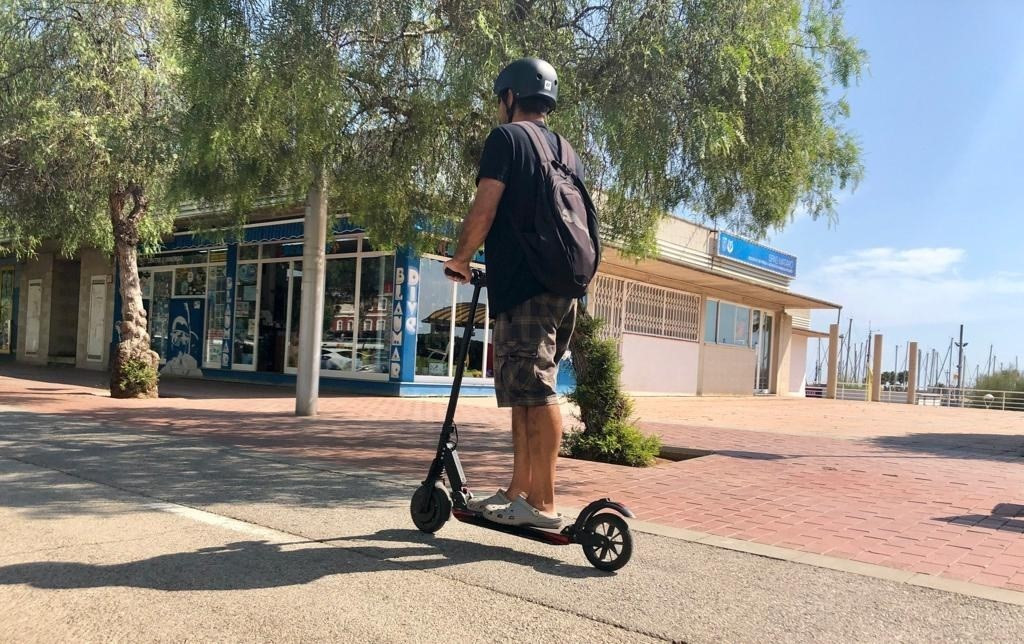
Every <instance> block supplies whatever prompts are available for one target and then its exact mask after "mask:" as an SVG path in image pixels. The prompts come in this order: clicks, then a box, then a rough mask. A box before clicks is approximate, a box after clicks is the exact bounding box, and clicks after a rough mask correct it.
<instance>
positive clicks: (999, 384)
mask: <svg viewBox="0 0 1024 644" xmlns="http://www.w3.org/2000/svg"><path fill="white" fill-rule="evenodd" d="M975 389H989V390H993V391H1020V392H1024V373H1021V372H1020V371H1018V370H1016V369H1004V370H1003V371H997V372H995V373H993V374H991V375H988V376H981V377H979V378H978V383H977V384H976V385H975Z"/></svg>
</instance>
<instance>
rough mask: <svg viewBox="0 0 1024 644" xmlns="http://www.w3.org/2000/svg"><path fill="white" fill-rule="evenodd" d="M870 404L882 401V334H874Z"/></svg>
mask: <svg viewBox="0 0 1024 644" xmlns="http://www.w3.org/2000/svg"><path fill="white" fill-rule="evenodd" d="M871 369H872V370H873V371H872V372H871V402H880V401H881V400H882V334H881V333H876V334H875V353H874V355H872V356H871Z"/></svg>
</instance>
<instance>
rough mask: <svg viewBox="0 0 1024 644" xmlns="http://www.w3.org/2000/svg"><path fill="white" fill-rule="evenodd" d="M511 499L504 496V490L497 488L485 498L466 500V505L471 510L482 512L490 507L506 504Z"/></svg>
mask: <svg viewBox="0 0 1024 644" xmlns="http://www.w3.org/2000/svg"><path fill="white" fill-rule="evenodd" d="M511 502H512V501H511V500H510V499H509V498H508V497H507V496H505V490H502V489H498V491H497V492H495V493H494V494H492V495H491V496H489V497H487V498H486V499H470V500H469V501H468V502H466V507H467V508H469V509H470V510H472V511H473V512H483V511H484V510H489V509H491V508H492V507H497V506H502V505H508V504H509V503H511Z"/></svg>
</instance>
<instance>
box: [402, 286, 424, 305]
mask: <svg viewBox="0 0 1024 644" xmlns="http://www.w3.org/2000/svg"><path fill="white" fill-rule="evenodd" d="M419 290H420V289H419V287H417V286H412V285H409V286H406V287H405V299H407V300H409V301H410V302H417V301H419V300H418V299H417V297H416V295H417V293H418V292H419Z"/></svg>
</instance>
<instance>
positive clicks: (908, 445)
mask: <svg viewBox="0 0 1024 644" xmlns="http://www.w3.org/2000/svg"><path fill="white" fill-rule="evenodd" d="M1022 429H1024V427H1022ZM871 443H872V444H874V445H877V446H878V447H883V448H885V449H892V450H899V451H904V452H917V453H927V454H935V455H938V456H941V457H944V458H964V459H983V460H990V461H1001V462H1004V463H1008V462H1017V461H1020V460H1022V459H1024V432H1022V434H1017V435H1014V434H982V433H977V434H974V433H972V434H964V433H960V434H940V433H934V434H908V435H906V436H879V437H877V438H872V439H871Z"/></svg>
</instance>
